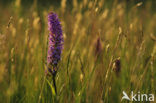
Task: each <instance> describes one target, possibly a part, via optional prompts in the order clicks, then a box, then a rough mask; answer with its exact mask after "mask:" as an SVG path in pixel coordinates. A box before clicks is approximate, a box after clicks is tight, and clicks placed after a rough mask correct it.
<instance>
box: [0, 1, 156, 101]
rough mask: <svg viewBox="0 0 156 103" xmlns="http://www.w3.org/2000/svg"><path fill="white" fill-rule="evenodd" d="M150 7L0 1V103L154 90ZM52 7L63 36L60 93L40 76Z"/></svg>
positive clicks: (155, 50) (155, 17)
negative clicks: (49, 14) (26, 4)
mask: <svg viewBox="0 0 156 103" xmlns="http://www.w3.org/2000/svg"><path fill="white" fill-rule="evenodd" d="M0 5H2V4H0ZM151 6H152V2H150V1H149V2H146V3H144V2H139V3H136V4H135V3H133V2H132V3H130V4H128V3H126V2H124V1H122V2H119V1H118V0H114V1H112V2H109V3H108V2H106V1H105V0H82V1H77V0H73V1H72V5H69V4H67V0H62V1H61V2H60V5H59V6H58V7H56V6H55V5H54V4H51V5H50V6H48V7H44V8H43V7H42V6H41V5H37V0H34V3H33V4H32V5H30V6H28V7H26V6H25V7H23V6H22V5H21V2H20V0H15V2H11V3H10V4H8V6H0V14H1V15H0V103H121V98H122V96H123V95H122V91H126V93H128V95H130V93H131V91H134V92H135V93H137V92H138V91H140V92H141V93H147V94H151V93H152V94H154V95H156V91H155V90H156V70H155V69H156V61H155V58H156V35H155V34H156V24H155V21H156V14H155V13H154V12H152V8H151ZM50 11H53V12H55V13H57V14H58V17H59V19H60V21H61V25H62V28H63V36H64V46H63V48H64V49H63V53H62V57H61V61H60V62H59V66H58V68H59V69H58V73H57V75H56V85H57V94H56V93H55V91H54V88H53V85H52V78H51V77H46V76H45V70H46V63H47V61H46V60H47V59H46V58H47V45H48V34H49V31H48V24H47V22H48V21H47V20H48V18H47V16H48V13H49V12H50ZM116 60H119V62H120V65H118V64H117V63H116ZM122 102H123V103H128V101H126V100H125V101H122ZM146 103H147V102H146Z"/></svg>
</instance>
